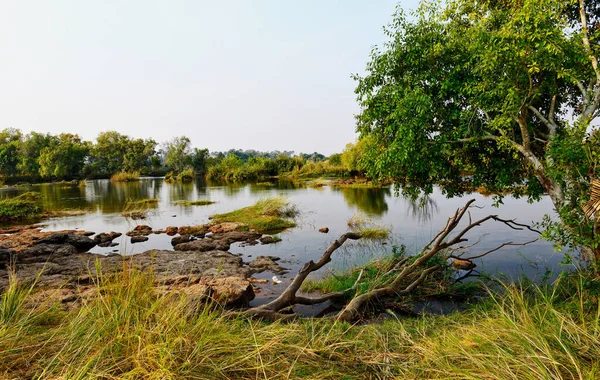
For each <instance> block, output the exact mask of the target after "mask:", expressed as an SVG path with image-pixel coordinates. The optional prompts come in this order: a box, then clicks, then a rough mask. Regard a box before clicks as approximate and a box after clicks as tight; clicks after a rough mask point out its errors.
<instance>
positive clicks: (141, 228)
mask: <svg viewBox="0 0 600 380" xmlns="http://www.w3.org/2000/svg"><path fill="white" fill-rule="evenodd" d="M151 233H152V227H150V226H147V225H145V224H139V225H137V226H135V227H134V229H133V230H131V231H129V232H127V233H126V235H127V236H131V237H133V236H148V235H150V234H151Z"/></svg>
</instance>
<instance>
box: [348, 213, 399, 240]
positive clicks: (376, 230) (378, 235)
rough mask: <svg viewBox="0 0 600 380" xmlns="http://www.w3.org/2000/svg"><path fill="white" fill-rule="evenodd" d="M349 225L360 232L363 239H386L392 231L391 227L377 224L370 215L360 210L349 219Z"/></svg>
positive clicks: (354, 230)
mask: <svg viewBox="0 0 600 380" xmlns="http://www.w3.org/2000/svg"><path fill="white" fill-rule="evenodd" d="M348 227H350V230H352V231H353V232H356V233H359V234H360V235H361V237H362V238H363V239H372V240H385V239H387V238H388V237H389V235H390V232H391V230H390V228H385V227H381V226H379V225H377V224H376V223H374V222H373V220H371V218H370V217H368V216H367V215H365V214H363V213H360V212H358V213H356V214H354V215H352V217H351V218H350V219H349V220H348Z"/></svg>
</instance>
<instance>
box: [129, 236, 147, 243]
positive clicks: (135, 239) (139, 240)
mask: <svg viewBox="0 0 600 380" xmlns="http://www.w3.org/2000/svg"><path fill="white" fill-rule="evenodd" d="M145 241H148V236H144V235H134V236H132V237H131V244H135V243H142V242H145Z"/></svg>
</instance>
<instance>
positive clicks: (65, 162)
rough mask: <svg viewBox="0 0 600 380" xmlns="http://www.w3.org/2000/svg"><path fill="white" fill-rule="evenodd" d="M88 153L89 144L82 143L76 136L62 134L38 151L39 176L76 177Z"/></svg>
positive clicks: (80, 172) (80, 171)
mask: <svg viewBox="0 0 600 380" xmlns="http://www.w3.org/2000/svg"><path fill="white" fill-rule="evenodd" d="M89 152H90V143H89V142H87V141H82V140H81V138H80V137H79V136H78V135H72V134H70V133H62V134H60V135H59V136H57V137H56V138H53V139H52V140H51V141H50V144H49V145H48V146H47V147H45V148H43V149H42V150H41V151H40V157H39V158H38V163H39V164H40V175H41V176H42V177H46V178H48V177H55V178H75V177H78V176H80V175H81V174H82V170H83V167H84V162H85V159H86V158H87V157H88V155H89Z"/></svg>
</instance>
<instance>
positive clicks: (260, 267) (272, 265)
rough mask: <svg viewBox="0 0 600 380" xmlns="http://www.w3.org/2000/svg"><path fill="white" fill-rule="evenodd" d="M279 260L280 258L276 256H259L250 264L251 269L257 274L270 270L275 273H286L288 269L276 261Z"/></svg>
mask: <svg viewBox="0 0 600 380" xmlns="http://www.w3.org/2000/svg"><path fill="white" fill-rule="evenodd" d="M277 260H279V257H275V256H257V257H256V259H254V260H252V261H251V262H250V264H249V265H250V268H252V269H254V270H255V271H256V272H258V273H260V272H264V271H266V270H269V271H271V272H273V273H277V274H282V273H285V272H286V269H285V268H284V267H282V266H280V265H279V264H277V263H276V262H275V261H277Z"/></svg>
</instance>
